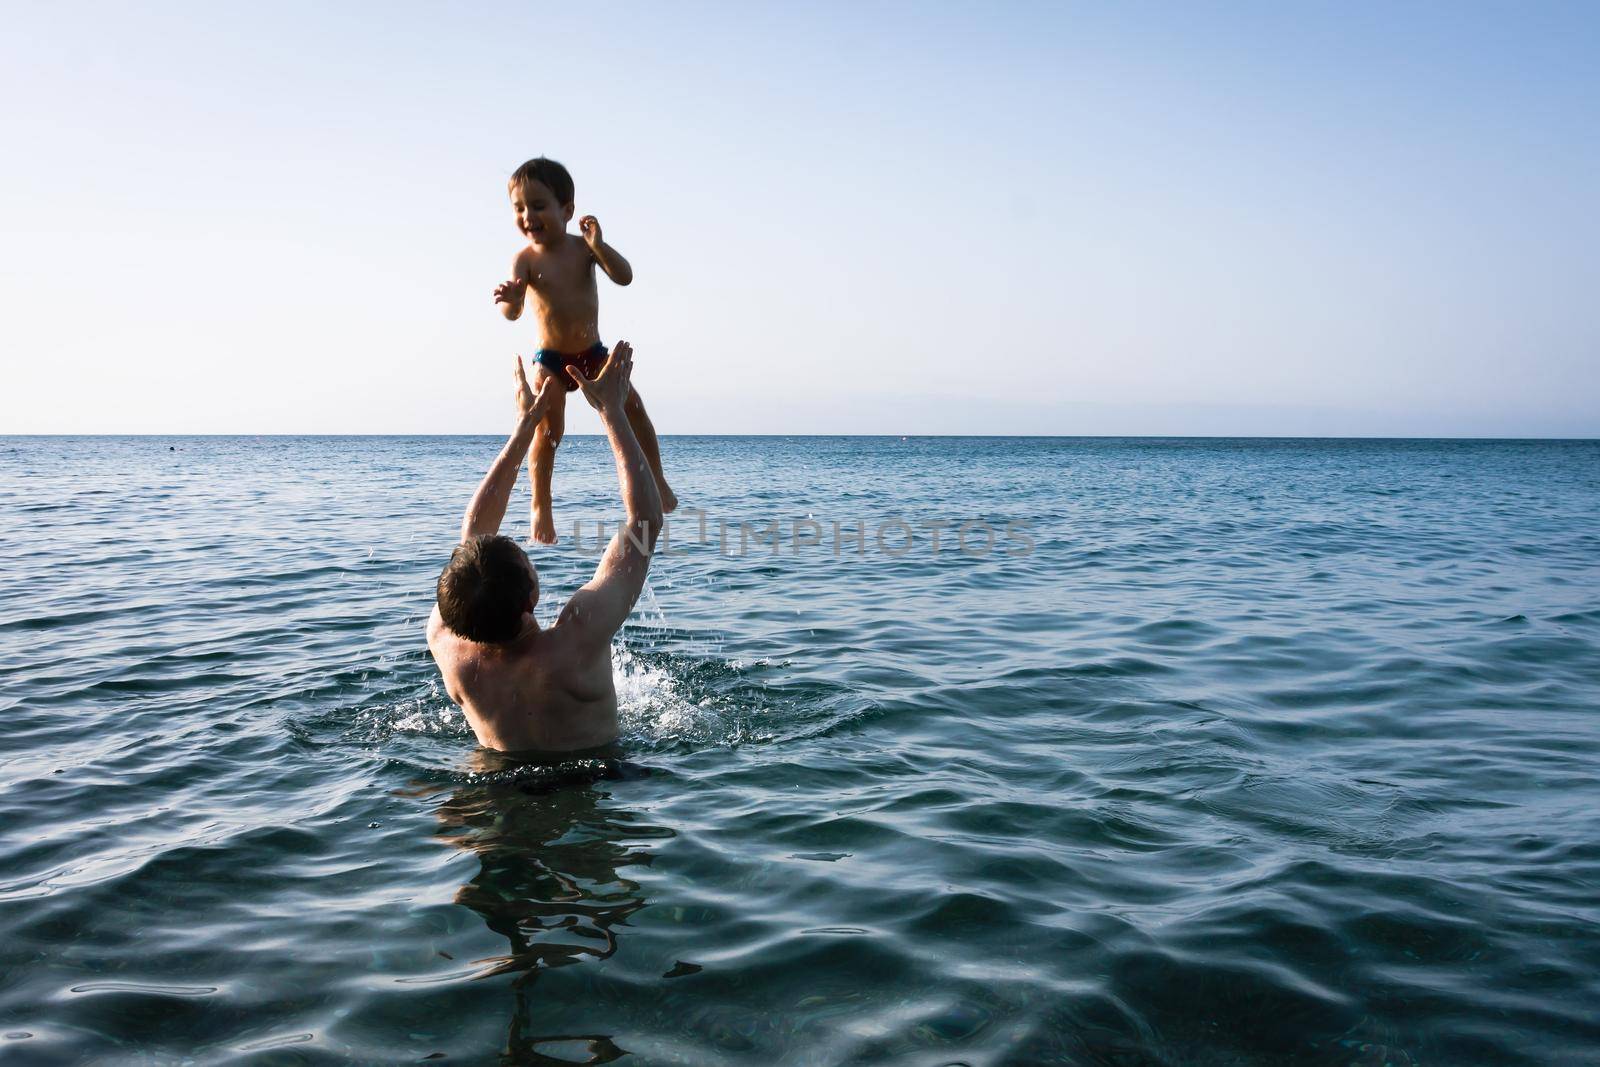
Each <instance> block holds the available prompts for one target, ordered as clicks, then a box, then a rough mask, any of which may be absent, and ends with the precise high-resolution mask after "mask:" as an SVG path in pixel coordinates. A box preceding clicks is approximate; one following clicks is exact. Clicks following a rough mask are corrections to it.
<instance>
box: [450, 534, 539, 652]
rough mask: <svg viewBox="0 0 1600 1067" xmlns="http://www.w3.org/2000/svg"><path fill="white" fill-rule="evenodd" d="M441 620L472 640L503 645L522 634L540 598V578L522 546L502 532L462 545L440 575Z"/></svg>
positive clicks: (480, 536)
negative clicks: (525, 620)
mask: <svg viewBox="0 0 1600 1067" xmlns="http://www.w3.org/2000/svg"><path fill="white" fill-rule="evenodd" d="M438 600H439V617H440V618H442V619H443V620H444V624H445V625H446V626H448V627H450V629H451V630H452V631H454V632H455V633H458V634H460V635H461V636H462V637H465V638H466V639H467V640H469V641H478V642H480V643H482V644H499V643H501V642H505V641H510V640H511V639H513V638H514V637H516V636H517V635H518V634H519V633H521V632H522V616H523V614H524V613H526V612H530V611H532V610H533V605H534V604H536V603H537V602H538V600H539V575H538V572H536V571H535V570H534V569H533V563H532V562H530V561H529V559H528V554H527V553H526V552H524V551H522V546H521V545H519V544H517V543H516V542H515V541H513V540H512V539H511V538H509V537H501V536H500V535H499V534H479V535H478V536H477V537H473V538H470V539H469V540H466V541H463V542H461V543H460V544H459V545H457V546H456V550H455V552H453V553H452V554H451V556H450V562H449V563H446V564H445V566H444V570H443V571H441V572H440V574H439V586H438Z"/></svg>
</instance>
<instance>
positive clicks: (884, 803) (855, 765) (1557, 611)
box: [0, 438, 1600, 1065]
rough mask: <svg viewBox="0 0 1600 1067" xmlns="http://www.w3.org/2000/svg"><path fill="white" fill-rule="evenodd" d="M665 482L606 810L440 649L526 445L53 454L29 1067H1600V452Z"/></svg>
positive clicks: (25, 544) (708, 458)
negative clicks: (483, 714) (468, 715)
mask: <svg viewBox="0 0 1600 1067" xmlns="http://www.w3.org/2000/svg"><path fill="white" fill-rule="evenodd" d="M665 444H666V454H667V462H668V466H669V470H670V472H671V473H672V474H673V475H674V478H673V480H674V483H675V486H676V488H677V489H678V491H679V493H680V494H681V495H682V497H683V498H684V501H685V504H686V505H687V506H693V507H699V508H701V509H704V512H705V516H706V519H705V521H706V526H705V533H704V541H703V543H702V541H701V532H700V527H699V525H698V523H699V520H698V518H696V517H695V516H694V515H683V516H681V517H680V518H679V520H678V522H677V523H676V524H675V526H674V529H673V532H672V535H671V541H670V543H669V548H668V551H667V552H666V554H665V555H663V556H662V557H661V558H659V559H658V560H657V562H656V565H655V568H654V570H653V578H652V588H651V590H650V591H649V592H648V593H647V596H646V598H645V600H644V601H643V602H641V605H640V609H639V611H638V612H637V613H636V615H635V617H634V619H633V620H632V622H631V623H630V624H629V626H628V628H627V629H626V630H625V631H624V632H623V634H622V636H621V638H620V639H619V641H618V644H617V651H616V671H617V676H618V687H619V692H620V693H621V696H622V702H623V717H624V723H625V727H624V728H625V737H624V741H623V748H624V750H625V754H626V759H625V760H624V761H622V762H620V763H612V764H603V763H589V764H569V765H563V766H556V767H553V768H552V767H539V766H528V765H524V764H520V763H516V762H513V761H510V760H507V759H504V758H501V757H496V756H493V755H492V754H489V753H486V752H483V751H481V750H475V746H474V744H473V741H472V737H471V734H470V732H469V731H468V730H467V729H466V727H465V725H464V723H463V721H462V719H461V716H460V715H459V714H458V713H457V712H455V711H454V710H453V709H452V707H451V706H450V704H449V703H448V701H447V700H446V699H445V698H444V695H443V693H442V691H441V689H440V686H439V683H438V680H437V676H436V673H435V671H434V668H433V665H432V663H431V661H430V660H429V658H428V655H427V653H426V650H425V648H424V643H423V634H422V625H423V620H424V618H425V617H426V615H427V612H428V610H429V608H430V605H431V587H432V583H433V580H434V578H435V576H436V575H437V573H438V570H439V567H440V566H441V565H442V563H443V561H444V560H445V558H446V556H447V555H448V552H449V548H450V544H451V540H452V537H453V534H454V531H455V528H456V525H457V523H458V522H459V518H460V512H461V509H462V508H463V506H464V505H465V503H466V500H467V498H468V496H469V495H470V493H471V491H472V489H473V487H474V486H475V484H476V482H477V479H478V478H479V477H480V475H481V474H482V472H483V469H484V468H485V466H486V465H487V463H488V461H489V460H490V458H491V457H492V456H493V454H494V453H495V452H496V451H497V450H498V448H499V445H500V440H499V439H487V438H479V439H472V438H259V439H257V438H231V439H216V438H173V439H161V438H120V439H118V438H111V439H61V438H26V439H24V438H5V439H0V575H3V577H4V582H3V583H0V640H3V642H4V645H3V649H4V655H3V657H0V712H3V715H4V722H5V726H6V729H5V731H4V733H3V734H0V1060H3V1061H4V1062H6V1063H8V1064H9V1063H12V1062H15V1063H19V1064H28V1063H79V1062H89V1061H98V1062H107V1063H177V1062H180V1061H181V1062H198V1063H259V1064H302V1063H372V1064H393V1063H409V1062H423V1061H427V1062H451V1063H497V1062H502V1061H503V1062H507V1063H558V1062H588V1063H603V1062H609V1061H611V1060H614V1059H622V1060H623V1062H628V1063H683V1064H695V1065H711V1064H751V1065H767V1064H775V1063H795V1064H813V1063H815V1064H835V1063H879V1062H882V1063H906V1064H929V1065H932V1064H947V1063H964V1064H974V1065H975V1064H1002V1063H1004V1064H1032V1063H1069V1064H1077V1063H1084V1064H1095V1063H1112V1064H1143V1063H1170V1064H1235V1063H1281V1062H1286V1061H1298V1062H1307V1063H1329V1064H1333V1063H1340V1064H1345V1063H1355V1064H1373V1065H1376V1064H1461V1063H1499V1062H1507V1063H1574V1062H1594V1061H1596V1060H1597V1059H1600V1022H1597V1017H1600V1016H1597V1010H1596V1009H1597V1005H1600V785H1597V771H1600V743H1597V742H1600V720H1597V714H1600V709H1597V698H1600V446H1597V445H1596V444H1594V443H1559V442H1544V443H1540V442H1527V443H1520V442H1480V443H1467V442H1306V441H1279V442H1273V441H1238V442H1230V441H1180V440H1124V441H1118V440H1071V439H1050V440H1021V439H989V440H984V439H928V440H910V441H902V440H900V439H897V438H893V439H891V438H793V439H780V438H676V439H669V440H667V441H666V442H665ZM526 497H527V489H526V483H525V482H524V484H523V485H522V486H520V487H519V493H518V496H517V497H516V498H515V502H514V504H513V508H512V520H511V523H510V527H511V529H510V531H509V532H514V533H516V534H517V535H518V536H526V532H527V514H526ZM556 499H557V503H558V508H559V509H560V510H559V514H558V519H559V521H560V524H561V529H562V543H561V544H560V545H558V546H557V547H555V548H552V549H539V550H537V551H536V552H535V553H534V558H535V561H536V562H537V564H538V566H539V567H540V569H541V573H542V575H543V582H544V590H545V594H544V597H545V599H544V602H543V604H542V605H541V617H544V618H549V617H550V616H551V615H552V614H553V613H554V611H555V610H556V608H557V607H558V606H559V604H560V603H561V602H562V601H563V600H564V599H565V597H566V595H568V594H569V593H570V592H571V591H572V590H573V589H574V588H576V586H577V585H578V584H580V583H581V582H582V581H584V580H585V579H586V578H587V576H588V573H589V572H590V570H591V569H592V567H593V565H594V556H593V555H592V554H591V553H590V551H589V547H590V546H589V544H588V542H592V541H593V539H594V536H593V529H594V524H595V523H596V522H597V521H599V520H600V519H602V518H609V517H610V516H611V515H612V514H614V512H615V511H616V510H617V508H616V504H615V486H614V480H613V474H612V468H611V463H610V460H609V455H608V453H607V452H606V451H605V450H604V448H603V445H602V444H601V443H600V442H599V441H597V440H595V439H584V438H569V442H568V445H567V446H565V447H564V448H563V452H562V456H561V459H560V463H559V465H558V470H557V480H556ZM808 518H809V520H810V522H809V523H808V522H805V521H800V522H799V524H798V526H797V522H796V520H806V519H808ZM573 519H580V520H582V524H583V525H582V526H580V532H581V533H582V534H583V542H584V543H582V544H578V545H575V544H574V541H573V536H572V528H571V523H572V520H573ZM896 519H899V520H902V521H903V522H904V523H905V525H904V526H902V525H899V524H897V522H896V521H895V520H896ZM773 520H777V521H778V524H779V525H778V533H779V537H778V544H777V548H778V551H777V553H776V554H774V551H773V546H772V544H771V543H769V540H770V539H763V538H764V537H767V536H768V535H770V532H771V531H770V528H769V526H768V525H767V524H768V523H769V522H771V521H773ZM740 522H748V523H750V524H751V525H750V526H748V527H745V528H743V533H744V541H745V545H744V554H743V555H742V556H741V555H740V531H741V527H740V526H739V523H740ZM836 522H837V523H839V524H840V527H839V530H840V536H839V543H838V546H837V552H836V549H835V539H834V530H833V524H834V523H836ZM724 523H727V524H728V526H727V527H726V529H727V531H728V532H727V538H726V542H725V543H724V540H723V537H722V531H723V529H724V526H723V524H724ZM810 523H815V526H812V525H811V524H810ZM857 523H861V524H863V525H864V528H865V538H864V541H865V543H864V545H863V544H859V543H858V542H857V541H856V540H855V539H854V537H853V536H852V535H853V534H854V532H855V530H856V529H857V525H856V524H857ZM940 523H948V525H946V526H938V524H940ZM1008 524H1011V525H1010V531H1011V536H1007V528H1008ZM964 525H965V527H966V528H965V531H964V532H965V534H966V538H965V544H966V548H967V552H965V553H964V552H962V551H961V550H960V547H959V545H960V543H961V542H960V541H959V539H958V534H959V533H960V532H961V530H960V528H961V527H963V526H964ZM936 526H937V527H938V529H939V532H940V534H941V543H940V546H939V550H938V551H937V552H936V551H934V549H933V546H932V542H931V538H932V533H933V532H934V529H935V527H936ZM908 528H909V529H908ZM796 529H798V530H799V531H800V533H801V534H802V538H801V539H802V540H811V539H813V538H815V539H816V540H817V542H818V543H816V544H806V545H801V546H798V547H797V546H796V545H795V544H794V537H793V535H794V532H795V531H796ZM880 530H881V531H882V533H883V540H882V542H881V543H880V542H879V538H878V534H879V531H880ZM908 533H909V534H910V536H911V540H910V541H909V542H908V541H907V534H908ZM991 537H992V539H993V544H992V547H990V538H991ZM986 548H987V549H988V551H985V549H986Z"/></svg>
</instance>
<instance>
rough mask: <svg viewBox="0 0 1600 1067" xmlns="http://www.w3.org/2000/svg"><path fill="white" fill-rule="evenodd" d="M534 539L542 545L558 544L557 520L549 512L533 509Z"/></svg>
mask: <svg viewBox="0 0 1600 1067" xmlns="http://www.w3.org/2000/svg"><path fill="white" fill-rule="evenodd" d="M533 539H534V540H535V541H537V542H539V543H540V544H541V545H553V544H555V543H556V520H555V517H554V516H553V515H551V514H550V513H549V512H548V511H541V510H539V509H538V508H534V509H533Z"/></svg>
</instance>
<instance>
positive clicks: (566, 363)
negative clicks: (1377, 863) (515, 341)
mask: <svg viewBox="0 0 1600 1067" xmlns="http://www.w3.org/2000/svg"><path fill="white" fill-rule="evenodd" d="M610 354H611V350H610V349H608V348H606V346H605V344H604V343H603V342H600V341H596V342H595V343H594V345H593V347H591V348H589V349H588V350H587V351H584V352H579V353H578V354H577V355H575V356H569V355H567V354H566V353H565V352H557V351H556V350H555V349H553V348H541V349H539V350H538V351H537V352H535V353H534V354H533V361H534V362H535V363H539V364H542V365H543V366H544V369H545V370H547V371H549V372H550V373H551V374H553V375H555V376H556V377H557V378H559V379H560V380H561V384H562V385H564V386H566V387H567V392H569V393H570V392H572V391H573V390H574V389H576V388H578V380H577V379H576V378H574V377H573V376H572V375H570V374H568V373H567V368H568V367H577V368H578V373H579V374H581V375H583V376H584V377H585V378H588V379H589V380H590V381H591V382H592V381H594V378H595V375H597V374H599V373H600V368H601V367H604V366H605V365H606V357H607V356H608V355H610Z"/></svg>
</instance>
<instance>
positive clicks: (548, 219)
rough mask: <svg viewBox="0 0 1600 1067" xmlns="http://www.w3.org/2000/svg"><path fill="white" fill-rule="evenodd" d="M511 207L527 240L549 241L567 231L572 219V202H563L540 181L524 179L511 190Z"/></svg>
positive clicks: (529, 241)
mask: <svg viewBox="0 0 1600 1067" xmlns="http://www.w3.org/2000/svg"><path fill="white" fill-rule="evenodd" d="M511 210H512V211H514V212H515V213H516V216H517V229H519V230H521V231H522V236H524V237H526V238H527V239H528V243H529V244H533V245H543V244H549V243H550V242H551V241H553V240H555V238H556V237H558V236H559V235H561V234H564V233H566V232H567V223H568V222H570V221H572V205H571V204H563V203H561V201H560V200H558V199H557V198H556V194H555V193H552V192H551V191H550V190H549V188H548V187H547V186H546V185H545V184H544V183H543V182H536V181H530V182H524V183H522V185H520V186H519V187H517V188H514V189H512V190H511Z"/></svg>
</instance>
